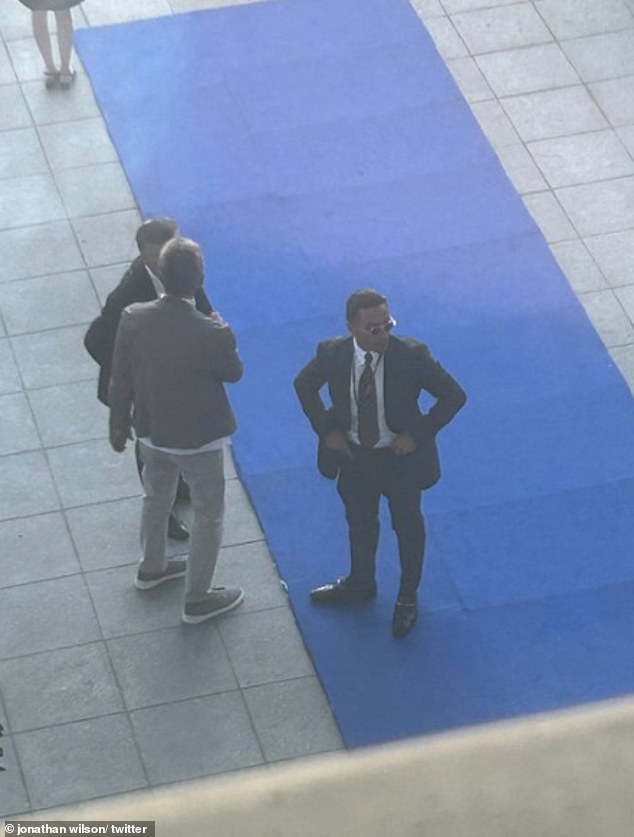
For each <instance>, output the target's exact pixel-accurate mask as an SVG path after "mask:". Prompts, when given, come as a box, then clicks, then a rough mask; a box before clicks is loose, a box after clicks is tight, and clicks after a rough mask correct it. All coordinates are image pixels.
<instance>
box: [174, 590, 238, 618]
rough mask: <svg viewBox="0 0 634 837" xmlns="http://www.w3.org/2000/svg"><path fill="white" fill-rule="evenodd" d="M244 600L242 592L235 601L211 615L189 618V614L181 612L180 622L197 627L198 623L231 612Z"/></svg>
mask: <svg viewBox="0 0 634 837" xmlns="http://www.w3.org/2000/svg"><path fill="white" fill-rule="evenodd" d="M243 599H244V590H243V591H242V592H241V593H240V595H239V596H238V598H237V599H235V601H233V602H231V603H230V604H228V605H225V607H221V608H219V609H218V610H213V611H212V612H211V613H201V614H200V615H199V616H190V615H189V614H187V613H185V612H184V611H183V613H182V615H181V620H182V621H183V622H184V623H185V624H186V625H197V624H198V623H199V622H206V621H207V620H208V619H213V618H214V616H221V615H222V614H223V613H228V612H229V611H230V610H233V609H234V608H235V607H238V605H239V604H241V603H242V600H243Z"/></svg>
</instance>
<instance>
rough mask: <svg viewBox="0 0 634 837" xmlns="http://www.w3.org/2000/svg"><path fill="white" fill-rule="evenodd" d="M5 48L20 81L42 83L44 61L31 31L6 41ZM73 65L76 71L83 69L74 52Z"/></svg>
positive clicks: (50, 93)
mask: <svg viewBox="0 0 634 837" xmlns="http://www.w3.org/2000/svg"><path fill="white" fill-rule="evenodd" d="M52 21H53V18H52V17H51V18H50V22H51V23H52ZM7 49H8V51H9V54H10V56H11V61H12V63H13V67H14V68H15V72H16V74H17V77H18V79H19V80H20V81H33V80H37V81H39V83H40V84H42V85H43V72H44V62H43V61H42V57H41V56H40V53H39V50H38V48H37V45H36V43H35V40H34V38H33V36H32V33H30V32H29V33H28V37H24V38H12V39H11V40H10V41H8V42H7ZM73 66H74V67H75V70H76V71H77V72H82V71H83V70H82V66H81V62H80V61H79V58H78V56H77V55H76V54H75V55H74V56H73ZM49 95H53V93H52V92H51V91H49Z"/></svg>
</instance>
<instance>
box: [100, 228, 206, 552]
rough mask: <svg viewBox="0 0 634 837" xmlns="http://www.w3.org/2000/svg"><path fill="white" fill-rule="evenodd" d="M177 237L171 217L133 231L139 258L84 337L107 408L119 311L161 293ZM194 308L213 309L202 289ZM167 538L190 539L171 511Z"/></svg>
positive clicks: (183, 493)
mask: <svg viewBox="0 0 634 837" xmlns="http://www.w3.org/2000/svg"><path fill="white" fill-rule="evenodd" d="M176 235H178V225H177V224H176V221H174V220H172V219H171V218H150V219H148V220H147V221H145V222H144V223H143V224H141V226H140V227H139V229H138V230H137V232H136V243H137V247H138V248H139V255H138V256H137V257H136V259H135V260H134V261H133V262H132V264H131V265H130V267H129V268H128V269H127V270H126V272H125V273H124V275H123V277H122V279H121V281H120V282H119V284H118V285H117V287H116V288H115V289H114V290H113V291H112V292H111V293H110V294H109V295H108V298H107V299H106V304H105V305H104V307H103V308H102V310H101V314H100V315H99V316H98V317H97V319H96V320H94V321H93V322H92V323H91V325H90V328H89V329H88V331H87V332H86V336H85V338H84V345H85V347H86V349H87V351H88V353H89V354H90V355H91V357H92V358H93V359H94V360H96V361H97V363H98V364H99V367H100V368H99V382H98V384H97V398H98V399H99V400H100V401H101V403H102V404H105V405H106V407H107V406H108V385H109V383H110V373H111V367H112V354H113V352H114V343H115V338H116V336H117V328H118V327H119V320H120V319H121V312H122V311H123V309H124V308H127V306H128V305H132V304H133V303H134V302H150V301H151V300H153V299H157V298H158V297H159V296H161V294H162V293H163V292H164V288H163V285H162V284H161V281H160V279H159V278H158V260H159V253H160V252H161V248H162V247H163V245H164V244H166V243H167V242H168V241H169V240H170V239H172V238H174V237H175V236H176ZM195 302H196V308H197V309H198V310H199V311H200V312H201V313H203V314H211V311H212V307H211V304H210V302H209V299H208V298H207V295H206V293H205V291H204V290H203V288H202V287H200V288H198V290H197V291H196V296H195ZM135 455H136V461H137V468H138V471H139V476H141V473H142V470H143V465H142V462H141V459H140V456H139V449H138V445H137V446H136V447H135ZM188 496H189V493H188V489H187V485H186V484H185V483H184V482H183V481H182V480H181V481H180V482H179V489H178V494H177V498H179V499H188ZM169 536H170V537H171V538H174V539H175V540H186V539H187V538H188V537H189V533H188V531H187V527H186V526H185V524H184V523H182V522H181V521H180V520H178V518H177V517H176V515H175V514H174V512H173V511H172V514H171V515H170V519H169Z"/></svg>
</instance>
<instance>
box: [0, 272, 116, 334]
mask: <svg viewBox="0 0 634 837" xmlns="http://www.w3.org/2000/svg"><path fill="white" fill-rule="evenodd" d="M0 309H1V310H2V316H3V318H4V321H5V323H6V326H7V332H8V333H9V334H10V335H11V334H25V333H28V332H33V331H43V330H44V329H49V328H58V327H60V326H69V325H75V324H76V323H88V322H90V321H91V320H92V319H93V317H95V316H96V315H97V314H98V313H99V303H98V301H97V295H96V293H95V290H94V287H93V284H92V282H91V281H90V276H89V275H88V273H87V272H86V271H85V270H82V271H73V272H69V273H55V274H53V275H51V276H40V277H38V278H37V279H21V280H16V281H15V282H10V283H9V282H5V283H4V284H0Z"/></svg>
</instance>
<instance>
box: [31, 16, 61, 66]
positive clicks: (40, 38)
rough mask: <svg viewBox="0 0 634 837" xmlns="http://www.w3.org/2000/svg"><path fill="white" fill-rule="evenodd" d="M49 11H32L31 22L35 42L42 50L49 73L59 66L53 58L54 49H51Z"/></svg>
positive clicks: (41, 53)
mask: <svg viewBox="0 0 634 837" xmlns="http://www.w3.org/2000/svg"><path fill="white" fill-rule="evenodd" d="M47 15H48V12H43V11H42V12H31V22H32V24H33V35H34V36H35V42H36V44H37V47H38V49H39V51H40V55H41V56H42V58H43V60H44V64H45V66H46V72H47V73H56V72H57V67H56V66H55V62H54V60H53V51H52V49H51V36H50V35H49V33H48V20H47Z"/></svg>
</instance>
